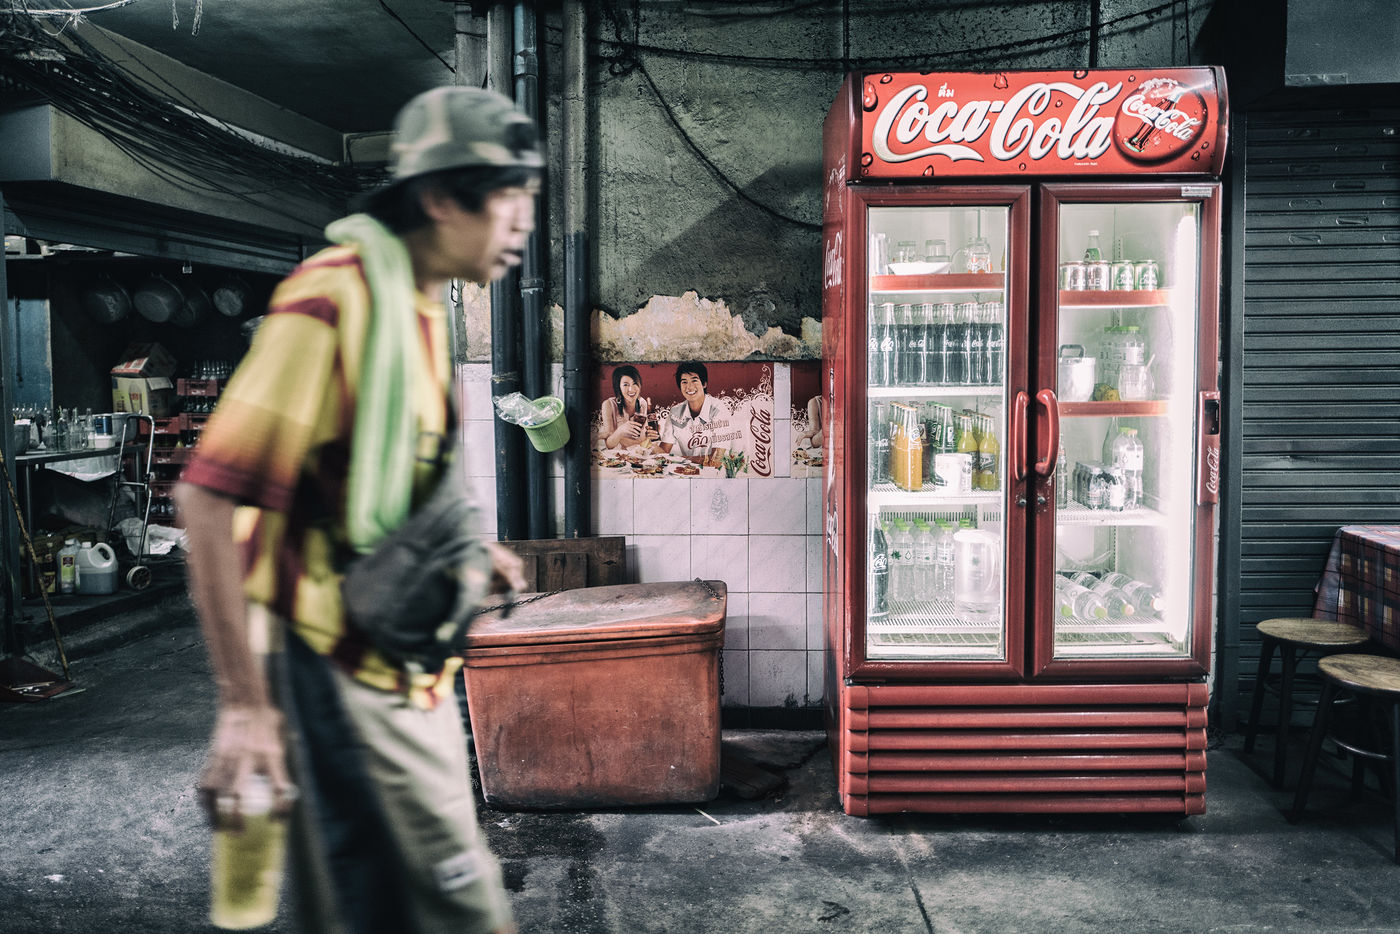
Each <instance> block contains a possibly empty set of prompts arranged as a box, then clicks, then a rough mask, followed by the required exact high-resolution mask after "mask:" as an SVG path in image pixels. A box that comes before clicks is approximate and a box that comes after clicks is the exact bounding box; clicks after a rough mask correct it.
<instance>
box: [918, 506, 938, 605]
mask: <svg viewBox="0 0 1400 934" xmlns="http://www.w3.org/2000/svg"><path fill="white" fill-rule="evenodd" d="M933 551H934V546H933V531H932V530H931V529H930V528H929V525H928V523H927V522H925V521H924V520H922V519H919V520H916V521H915V522H914V567H915V571H914V580H915V581H916V582H917V586H915V588H914V599H915V600H920V601H922V600H931V599H933V558H934V555H933Z"/></svg>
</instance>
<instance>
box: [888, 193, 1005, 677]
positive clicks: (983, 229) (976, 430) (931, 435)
mask: <svg viewBox="0 0 1400 934" xmlns="http://www.w3.org/2000/svg"><path fill="white" fill-rule="evenodd" d="M1010 220H1011V209H1010V208H1008V207H969V206H941V207H930V206H919V207H904V206H900V207H875V206H871V207H869V208H868V215H867V226H866V229H867V231H868V236H869V243H868V248H869V251H870V253H869V267H868V268H869V270H870V276H869V281H868V285H869V288H868V292H867V295H866V306H867V308H866V310H867V318H866V320H867V335H866V337H867V347H868V356H867V361H866V362H867V380H868V385H867V392H866V396H867V398H866V404H867V406H868V411H867V425H868V426H869V433H868V438H867V459H866V463H867V465H868V475H867V478H866V480H867V489H866V494H867V495H866V503H867V516H866V530H865V531H866V542H867V545H868V547H869V549H870V556H871V561H870V562H868V563H867V567H868V568H869V571H868V574H869V578H868V580H867V591H866V593H867V600H866V603H867V607H866V627H865V633H866V635H865V643H866V644H865V656H866V658H867V659H870V660H910V661H969V660H1004V659H1005V658H1006V655H1007V639H1006V615H1007V614H1006V606H1005V599H1004V593H1005V586H1004V584H1003V573H1004V569H1003V567H1002V556H1003V554H1004V553H1005V549H1006V543H1005V541H1004V540H1003V538H1004V532H1003V522H1002V508H1003V502H1004V493H1003V490H1004V485H1003V478H1004V477H1005V475H1006V453H1005V448H1006V438H1007V430H1006V429H1007V404H1006V399H1007V392H1006V371H1007V366H1006V364H1007V353H1006V350H1007V346H1008V344H1007V317H1006V309H1007V289H1006V283H1007V275H1006V272H1005V265H1006V251H1007V243H1008V237H1009V233H1010ZM882 556H883V560H882Z"/></svg>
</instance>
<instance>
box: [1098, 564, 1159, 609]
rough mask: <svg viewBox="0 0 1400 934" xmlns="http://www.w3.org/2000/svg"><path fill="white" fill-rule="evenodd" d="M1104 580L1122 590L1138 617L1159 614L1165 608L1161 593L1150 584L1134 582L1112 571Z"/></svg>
mask: <svg viewBox="0 0 1400 934" xmlns="http://www.w3.org/2000/svg"><path fill="white" fill-rule="evenodd" d="M1104 580H1105V581H1108V582H1109V583H1110V584H1112V585H1113V586H1114V587H1117V588H1119V589H1120V590H1122V592H1123V594H1124V595H1125V596H1126V597H1127V599H1128V602H1129V603H1131V604H1132V605H1133V607H1134V609H1135V610H1136V611H1137V613H1138V615H1141V616H1146V615H1148V614H1150V613H1161V612H1162V610H1163V609H1165V608H1166V602H1165V601H1164V600H1163V599H1162V593H1161V591H1159V590H1158V589H1157V588H1155V587H1153V586H1152V585H1151V584H1148V583H1145V582H1143V581H1140V580H1135V579H1134V578H1131V577H1129V576H1128V575H1126V574H1122V573H1119V572H1118V571H1114V572H1112V573H1110V574H1106V575H1104Z"/></svg>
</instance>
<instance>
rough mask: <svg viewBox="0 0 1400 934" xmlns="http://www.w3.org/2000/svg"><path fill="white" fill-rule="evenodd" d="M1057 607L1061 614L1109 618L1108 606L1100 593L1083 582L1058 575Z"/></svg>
mask: <svg viewBox="0 0 1400 934" xmlns="http://www.w3.org/2000/svg"><path fill="white" fill-rule="evenodd" d="M1056 578H1057V580H1056V583H1055V592H1056V601H1055V602H1056V608H1057V611H1058V612H1059V614H1060V615H1061V616H1078V617H1080V618H1082V619H1107V618H1108V607H1107V606H1106V605H1105V604H1104V602H1103V599H1102V598H1100V597H1099V595H1098V594H1096V593H1094V591H1092V590H1090V589H1089V588H1088V587H1085V586H1083V585H1082V584H1076V583H1075V582H1074V581H1072V580H1070V579H1068V578H1066V577H1060V576H1059V575H1056Z"/></svg>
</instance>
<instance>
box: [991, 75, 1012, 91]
mask: <svg viewBox="0 0 1400 934" xmlns="http://www.w3.org/2000/svg"><path fill="white" fill-rule="evenodd" d="M1009 84H1010V82H1008V81H1007V80H1006V75H1004V74H1001V73H998V74H997V76H996V77H995V78H993V79H992V87H994V88H996V89H997V90H998V91H1005V90H1006V89H1007V87H1008V86H1009Z"/></svg>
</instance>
